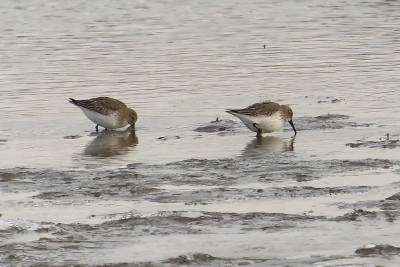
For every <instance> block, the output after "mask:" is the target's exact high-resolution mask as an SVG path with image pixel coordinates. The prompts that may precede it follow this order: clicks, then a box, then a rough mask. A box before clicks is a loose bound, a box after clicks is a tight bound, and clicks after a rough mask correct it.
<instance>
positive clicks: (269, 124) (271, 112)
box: [226, 101, 297, 137]
mask: <svg viewBox="0 0 400 267" xmlns="http://www.w3.org/2000/svg"><path fill="white" fill-rule="evenodd" d="M226 112H228V113H229V114H232V115H233V116H235V117H237V118H239V119H240V120H241V121H242V122H243V123H244V125H246V126H247V128H249V129H250V130H252V131H253V132H256V133H257V136H258V137H260V136H261V135H262V133H271V132H275V131H278V130H280V129H282V128H283V126H285V124H286V123H287V122H289V123H290V125H291V126H292V128H293V130H294V134H295V135H296V133H297V131H296V128H295V127H294V124H293V121H292V118H293V111H292V109H291V108H290V107H289V106H287V105H279V104H278V103H275V102H268V101H267V102H263V103H256V104H253V105H251V106H249V107H247V108H244V109H229V110H227V111H226Z"/></svg>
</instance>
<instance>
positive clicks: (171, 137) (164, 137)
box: [157, 135, 181, 141]
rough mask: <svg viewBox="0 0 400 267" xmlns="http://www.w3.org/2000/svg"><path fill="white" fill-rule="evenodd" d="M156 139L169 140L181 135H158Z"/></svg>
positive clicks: (176, 138) (178, 137)
mask: <svg viewBox="0 0 400 267" xmlns="http://www.w3.org/2000/svg"><path fill="white" fill-rule="evenodd" d="M157 139H158V140H161V141H167V140H171V139H175V140H178V139H181V137H180V136H179V135H176V136H160V137H158V138H157Z"/></svg>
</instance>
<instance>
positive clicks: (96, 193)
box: [93, 192, 101, 197]
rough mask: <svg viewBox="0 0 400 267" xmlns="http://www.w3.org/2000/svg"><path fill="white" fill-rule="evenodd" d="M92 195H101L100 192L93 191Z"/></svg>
mask: <svg viewBox="0 0 400 267" xmlns="http://www.w3.org/2000/svg"><path fill="white" fill-rule="evenodd" d="M93 196H94V197H99V196H101V192H94V193H93Z"/></svg>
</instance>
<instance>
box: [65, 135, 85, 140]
mask: <svg viewBox="0 0 400 267" xmlns="http://www.w3.org/2000/svg"><path fill="white" fill-rule="evenodd" d="M80 137H81V136H80V135H67V136H64V137H63V138H64V139H78V138H80Z"/></svg>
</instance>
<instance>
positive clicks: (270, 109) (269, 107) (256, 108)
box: [229, 102, 281, 117]
mask: <svg viewBox="0 0 400 267" xmlns="http://www.w3.org/2000/svg"><path fill="white" fill-rule="evenodd" d="M280 110H281V105H279V104H278V103H275V102H262V103H256V104H253V105H251V106H248V107H247V108H244V109H231V110H229V111H230V112H231V113H237V114H243V115H247V116H252V117H259V116H271V115H272V114H275V113H276V112H278V111H280Z"/></svg>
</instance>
